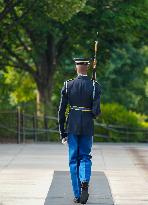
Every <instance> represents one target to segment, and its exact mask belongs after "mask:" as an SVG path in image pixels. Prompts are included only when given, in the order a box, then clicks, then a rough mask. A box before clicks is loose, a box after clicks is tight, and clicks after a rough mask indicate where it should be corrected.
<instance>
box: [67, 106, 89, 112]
mask: <svg viewBox="0 0 148 205" xmlns="http://www.w3.org/2000/svg"><path fill="white" fill-rule="evenodd" d="M70 109H71V110H81V111H83V112H91V111H92V110H91V109H90V108H88V107H78V106H70Z"/></svg>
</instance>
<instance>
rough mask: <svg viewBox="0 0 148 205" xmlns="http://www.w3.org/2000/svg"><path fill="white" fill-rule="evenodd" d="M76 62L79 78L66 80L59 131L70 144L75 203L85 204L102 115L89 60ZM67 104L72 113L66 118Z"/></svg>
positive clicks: (63, 141) (62, 92)
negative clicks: (96, 130) (97, 122)
mask: <svg viewBox="0 0 148 205" xmlns="http://www.w3.org/2000/svg"><path fill="white" fill-rule="evenodd" d="M74 61H75V64H76V68H75V70H76V72H77V77H76V78H74V79H71V80H67V81H66V82H65V83H64V86H63V88H62V90H61V101H60V106H59V112H58V116H59V131H60V139H61V140H62V143H63V144H64V143H65V142H67V143H68V148H69V167H70V174H71V181H72V187H73V192H74V202H75V203H81V204H86V202H87V200H88V197H89V193H88V187H89V181H90V177H91V166H92V161H91V158H92V156H91V154H90V153H91V148H92V144H93V135H94V122H93V119H94V118H96V116H97V115H99V114H100V113H101V110H100V95H101V86H100V84H99V83H98V82H97V81H94V82H93V81H92V80H91V79H89V77H88V76H87V70H88V67H89V64H90V60H89V59H86V58H75V59H74ZM67 105H69V106H70V111H69V114H68V117H67V119H66V116H65V112H66V109H67Z"/></svg>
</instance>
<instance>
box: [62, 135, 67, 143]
mask: <svg viewBox="0 0 148 205" xmlns="http://www.w3.org/2000/svg"><path fill="white" fill-rule="evenodd" d="M62 144H64V145H66V144H67V137H64V138H63V139H62Z"/></svg>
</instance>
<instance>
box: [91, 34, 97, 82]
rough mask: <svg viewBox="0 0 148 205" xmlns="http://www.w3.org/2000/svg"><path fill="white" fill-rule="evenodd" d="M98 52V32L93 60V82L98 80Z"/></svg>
mask: <svg viewBox="0 0 148 205" xmlns="http://www.w3.org/2000/svg"><path fill="white" fill-rule="evenodd" d="M97 50H98V32H97V40H96V41H95V55H94V59H93V74H92V80H93V81H95V80H96V66H97Z"/></svg>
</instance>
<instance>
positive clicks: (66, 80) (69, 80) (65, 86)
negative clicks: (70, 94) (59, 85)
mask: <svg viewBox="0 0 148 205" xmlns="http://www.w3.org/2000/svg"><path fill="white" fill-rule="evenodd" d="M72 80H74V79H73V78H72V79H69V80H66V81H65V82H64V84H65V87H66V93H67V83H68V82H70V81H72Z"/></svg>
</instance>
